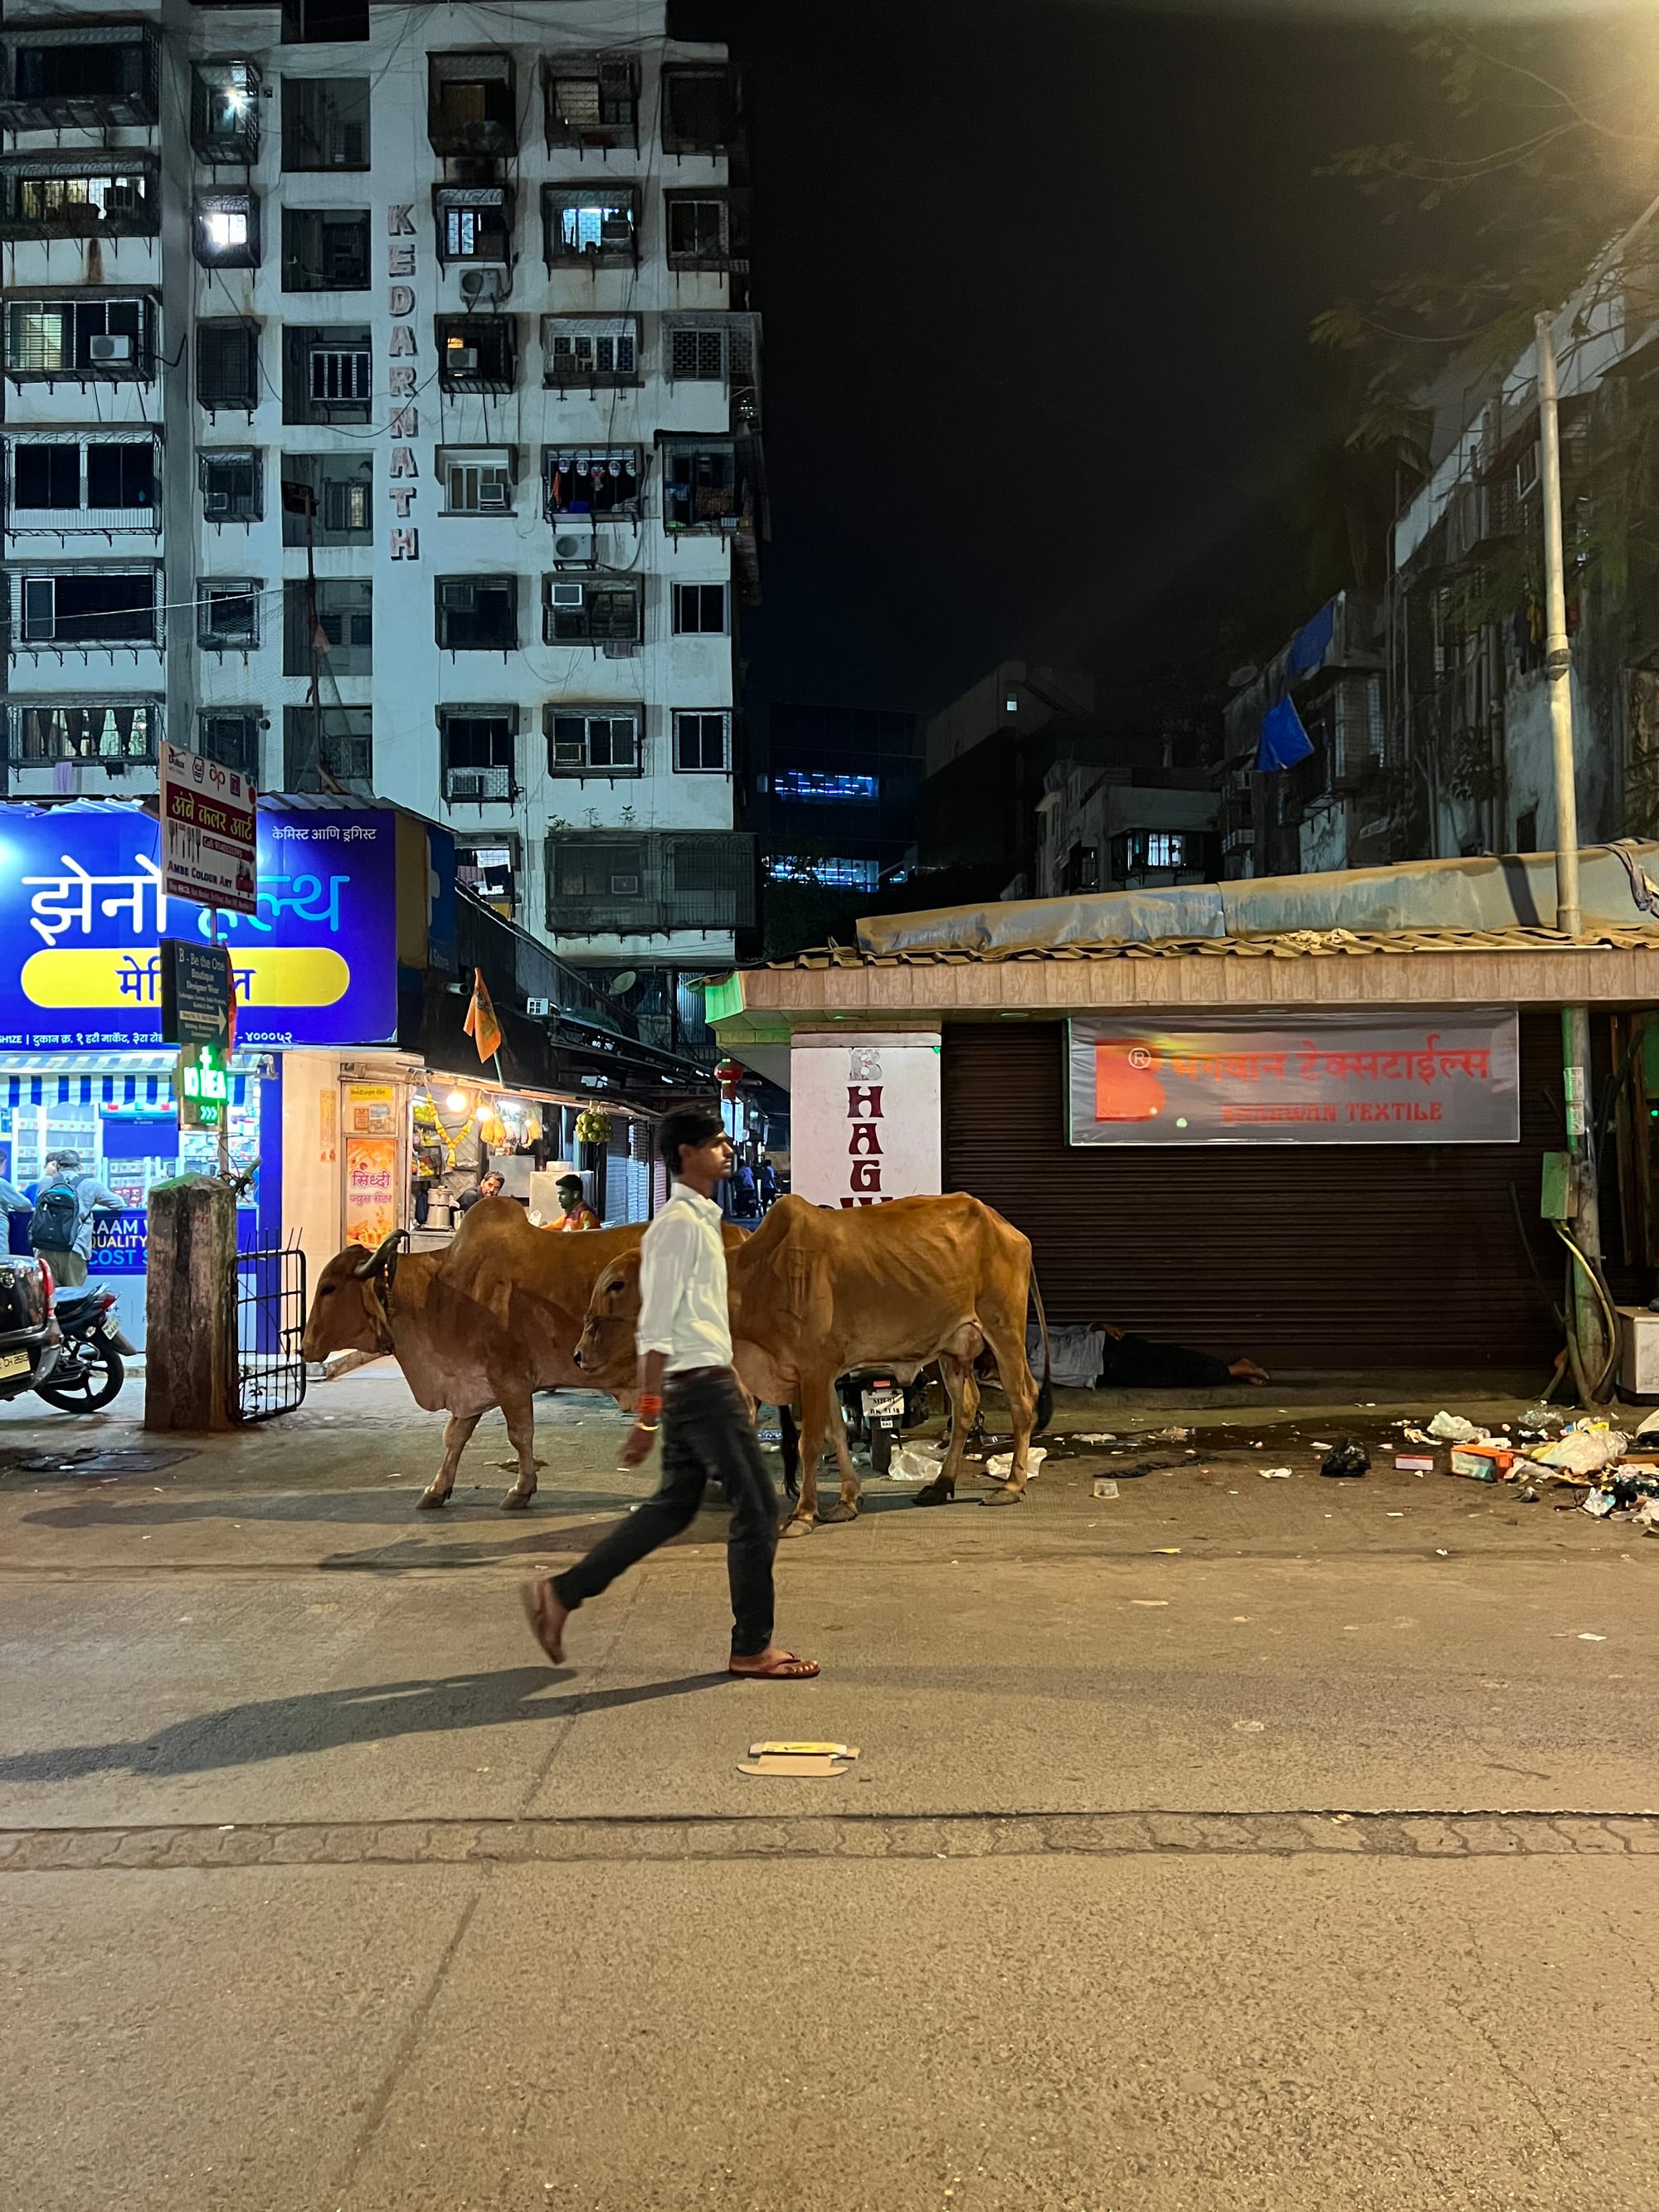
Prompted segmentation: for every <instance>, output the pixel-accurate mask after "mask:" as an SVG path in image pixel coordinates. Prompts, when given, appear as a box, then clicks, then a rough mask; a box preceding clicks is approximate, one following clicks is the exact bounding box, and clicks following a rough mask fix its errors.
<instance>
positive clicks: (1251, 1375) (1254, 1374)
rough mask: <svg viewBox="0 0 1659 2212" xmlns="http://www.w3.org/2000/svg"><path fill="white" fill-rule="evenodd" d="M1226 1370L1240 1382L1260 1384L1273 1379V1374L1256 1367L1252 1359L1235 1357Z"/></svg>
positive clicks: (1263, 1368)
mask: <svg viewBox="0 0 1659 2212" xmlns="http://www.w3.org/2000/svg"><path fill="white" fill-rule="evenodd" d="M1227 1372H1228V1374H1229V1375H1231V1376H1234V1377H1235V1378H1236V1379H1237V1381H1238V1382H1240V1383H1257V1384H1261V1383H1271V1382H1272V1381H1273V1376H1271V1375H1269V1374H1268V1372H1267V1369H1266V1368H1265V1367H1258V1366H1257V1365H1256V1364H1255V1360H1254V1359H1235V1360H1234V1362H1233V1364H1232V1365H1231V1367H1230V1368H1229V1369H1228V1370H1227Z"/></svg>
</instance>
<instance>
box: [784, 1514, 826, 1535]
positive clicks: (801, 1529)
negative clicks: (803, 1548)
mask: <svg viewBox="0 0 1659 2212" xmlns="http://www.w3.org/2000/svg"><path fill="white" fill-rule="evenodd" d="M824 1517H825V1518H826V1519H828V1517H829V1516H828V1515H826V1516H824ZM813 1525H814V1524H813V1523H812V1522H811V1521H810V1520H807V1519H805V1517H804V1516H800V1515H799V1514H798V1515H797V1516H795V1518H794V1519H793V1521H786V1522H784V1524H783V1529H782V1534H784V1535H786V1536H810V1535H811V1533H812V1528H813Z"/></svg>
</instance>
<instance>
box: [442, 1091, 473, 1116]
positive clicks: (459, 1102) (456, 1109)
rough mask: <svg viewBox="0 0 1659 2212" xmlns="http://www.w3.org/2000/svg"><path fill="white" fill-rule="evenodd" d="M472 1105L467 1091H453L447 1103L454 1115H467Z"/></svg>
mask: <svg viewBox="0 0 1659 2212" xmlns="http://www.w3.org/2000/svg"><path fill="white" fill-rule="evenodd" d="M445 1103H446V1104H447V1106H448V1108H449V1110H450V1112H451V1113H452V1114H465V1111H466V1109H467V1108H468V1107H469V1106H470V1105H471V1103H472V1102H471V1099H470V1098H469V1097H467V1095H466V1093H465V1091H451V1092H450V1094H449V1097H448V1098H447V1100H446V1102H445Z"/></svg>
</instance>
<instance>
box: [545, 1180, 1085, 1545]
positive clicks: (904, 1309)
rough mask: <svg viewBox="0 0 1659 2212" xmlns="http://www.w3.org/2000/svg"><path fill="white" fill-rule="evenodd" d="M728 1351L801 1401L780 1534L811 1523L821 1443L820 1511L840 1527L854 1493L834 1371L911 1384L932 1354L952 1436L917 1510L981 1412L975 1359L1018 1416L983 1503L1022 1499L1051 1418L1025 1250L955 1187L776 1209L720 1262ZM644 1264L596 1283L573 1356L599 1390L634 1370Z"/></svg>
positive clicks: (1014, 1233)
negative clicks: (1034, 1451)
mask: <svg viewBox="0 0 1659 2212" xmlns="http://www.w3.org/2000/svg"><path fill="white" fill-rule="evenodd" d="M726 1279H727V1286H728V1290H729V1293H730V1302H731V1316H732V1356H733V1358H734V1359H735V1361H736V1363H737V1370H738V1380H739V1381H740V1382H741V1383H742V1384H743V1386H744V1389H745V1390H747V1391H748V1393H749V1394H750V1396H751V1397H753V1398H757V1399H761V1400H763V1401H766V1402H767V1403H768V1404H769V1405H787V1403H789V1402H790V1401H791V1400H793V1399H799V1404H800V1409H801V1416H800V1418H801V1493H800V1498H799V1502H798V1504H796V1507H795V1510H794V1512H793V1515H792V1516H791V1517H790V1519H789V1521H788V1522H787V1526H786V1528H785V1534H788V1535H797V1536H804V1535H805V1534H807V1533H808V1532H809V1530H810V1529H811V1528H812V1526H813V1524H814V1522H816V1521H817V1519H818V1517H819V1516H818V1510H817V1469H818V1456H819V1455H820V1453H821V1452H822V1450H823V1444H824V1440H825V1438H826V1437H829V1439H830V1440H831V1441H832V1442H833V1443H834V1445H835V1451H836V1463H837V1465H838V1466H839V1468H840V1469H841V1498H840V1502H839V1503H838V1504H836V1505H834V1506H832V1507H831V1508H830V1510H829V1512H828V1513H826V1514H824V1515H823V1519H824V1520H826V1521H850V1520H852V1519H853V1517H854V1515H855V1514H856V1513H857V1511H858V1510H859V1498H860V1486H859V1479H858V1476H857V1475H856V1474H854V1469H853V1461H852V1455H851V1454H850V1453H849V1452H848V1449H847V1435H846V1431H845V1430H844V1428H843V1427H842V1421H841V1413H840V1408H839V1407H838V1405H837V1404H836V1390H835V1384H836V1376H838V1375H845V1374H848V1372H850V1371H851V1370H854V1369H856V1368H860V1367H868V1366H872V1365H879V1366H880V1367H882V1368H883V1369H884V1370H885V1371H887V1372H889V1373H891V1374H893V1375H895V1376H896V1377H898V1378H899V1379H901V1380H907V1381H908V1379H910V1377H912V1376H915V1374H916V1373H917V1372H919V1370H921V1369H922V1368H923V1367H925V1366H927V1364H928V1363H929V1362H930V1361H931V1360H934V1359H937V1360H938V1361H939V1367H940V1370H941V1372H942V1373H943V1375H944V1376H945V1389H947V1390H948V1391H949V1393H950V1396H951V1442H950V1448H949V1449H948V1450H947V1452H946V1454H945V1463H944V1465H943V1467H942V1468H940V1470H939V1476H938V1479H937V1480H935V1481H933V1482H931V1483H929V1484H928V1485H927V1487H926V1488H925V1489H924V1490H921V1491H920V1492H918V1493H917V1497H916V1503H917V1504H919V1505H941V1504H945V1503H946V1502H947V1501H948V1500H949V1499H950V1498H952V1497H953V1496H954V1495H955V1492H956V1484H957V1474H959V1473H960V1471H961V1467H962V1459H963V1452H964V1451H965V1450H966V1449H967V1443H968V1432H969V1429H970V1428H971V1427H972V1425H973V1418H974V1413H975V1409H976V1408H977V1407H978V1404H979V1386H978V1384H977V1383H976V1382H975V1378H974V1362H975V1359H976V1358H978V1357H979V1355H980V1353H981V1352H983V1351H986V1350H987V1349H988V1350H989V1351H990V1352H992V1353H993V1354H994V1357H995V1359H996V1363H997V1367H998V1370H999V1371H1000V1374H1001V1376H1002V1379H1003V1387H1004V1389H1005V1390H1006V1393H1007V1397H1008V1407H1009V1410H1010V1412H1011V1413H1012V1415H1013V1423H1014V1455H1013V1472H1012V1475H1011V1476H1010V1478H1009V1480H1008V1481H1007V1482H1006V1484H1005V1485H1004V1486H1002V1487H1001V1488H1000V1489H999V1490H997V1491H994V1492H993V1493H992V1494H991V1496H990V1497H989V1498H987V1499H986V1501H985V1502H986V1504H997V1505H1001V1504H1012V1502H1013V1501H1014V1500H1015V1499H1017V1498H1021V1497H1023V1496H1024V1490H1025V1482H1026V1452H1027V1449H1028V1448H1029V1446H1030V1440H1031V1437H1032V1433H1033V1424H1034V1421H1035V1422H1036V1425H1038V1426H1041V1425H1042V1423H1043V1422H1045V1421H1046V1420H1047V1419H1048V1411H1047V1405H1046V1401H1047V1399H1048V1373H1047V1353H1046V1347H1047V1345H1048V1323H1047V1321H1046V1320H1045V1318H1044V1316H1043V1312H1042V1298H1041V1297H1039V1296H1038V1294H1037V1290H1036V1282H1035V1280H1034V1279H1033V1277H1032V1273H1031V1247H1030V1243H1029V1242H1028V1240H1027V1239H1026V1238H1025V1237H1022V1236H1021V1235H1020V1233H1019V1231H1018V1230H1017V1229H1015V1228H1013V1227H1012V1225H1010V1224H1009V1223H1007V1222H1006V1221H1005V1220H1004V1219H1003V1218H1002V1216H1001V1215H1000V1213H994V1212H992V1210H991V1208H990V1207H989V1206H985V1205H982V1204H981V1202H980V1200H978V1199H976V1198H970V1197H969V1195H968V1194H967V1193H966V1192H963V1191H957V1192H952V1193H951V1194H948V1195H947V1196H945V1197H943V1198H901V1199H896V1200H893V1202H892V1203H891V1204H890V1205H888V1206H869V1207H864V1206H860V1207H858V1208H857V1209H855V1210H849V1211H848V1212H829V1211H828V1210H826V1209H823V1208H820V1207H818V1206H810V1205H808V1203H807V1202H806V1200H805V1199H803V1198H784V1199H780V1200H779V1201H778V1203H777V1204H776V1205H775V1206H774V1207H773V1208H772V1210H771V1212H769V1214H768V1215H767V1217H766V1219H765V1221H764V1222H763V1225H761V1227H760V1228H759V1229H757V1231H756V1232H755V1234H754V1235H753V1236H752V1237H750V1239H749V1240H748V1242H747V1243H745V1244H744V1245H743V1246H742V1247H741V1248H740V1249H738V1250H736V1251H728V1253H727V1255H726ZM1032 1300H1035V1301H1036V1313H1037V1320H1038V1322H1039V1324H1040V1325H1041V1326H1042V1337H1043V1345H1044V1347H1045V1358H1044V1376H1043V1388H1042V1393H1041V1400H1042V1401H1044V1402H1041V1403H1040V1401H1039V1392H1038V1389H1037V1386H1036V1383H1035V1382H1034V1381H1033V1379H1032V1376H1031V1370H1030V1363H1029V1361H1028V1360H1027V1358H1026V1356H1025V1314H1026V1307H1027V1304H1028V1303H1029V1302H1030V1301H1032ZM639 1310H640V1255H639V1254H638V1252H637V1251H632V1252H625V1253H623V1255H621V1257H620V1258H618V1259H615V1260H612V1261H610V1263H609V1264H608V1265H607V1266H606V1267H605V1272H604V1273H602V1274H601V1275H600V1276H599V1279H598V1280H597V1282H596V1283H595V1284H594V1285H593V1297H592V1304H591V1305H590V1306H589V1308H588V1315H587V1326H586V1328H584V1329H583V1331H582V1334H581V1337H580V1340H579V1342H578V1344H577V1346H576V1360H577V1364H578V1365H579V1366H580V1369H581V1371H582V1373H583V1375H584V1376H587V1377H588V1378H589V1379H590V1380H591V1381H592V1382H594V1383H598V1384H599V1387H600V1388H601V1389H607V1390H613V1391H614V1390H617V1389H622V1388H624V1387H625V1386H626V1383H627V1382H628V1381H629V1379H630V1378H631V1377H632V1376H633V1374H634V1372H635V1350H634V1328H635V1322H636V1320H637V1318H638V1316H639Z"/></svg>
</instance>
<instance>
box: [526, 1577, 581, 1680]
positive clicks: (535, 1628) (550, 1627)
mask: <svg viewBox="0 0 1659 2212" xmlns="http://www.w3.org/2000/svg"><path fill="white" fill-rule="evenodd" d="M519 1595H520V1598H521V1599H522V1600H523V1602H524V1617H525V1619H526V1620H527V1621H528V1622H529V1623H530V1632H531V1634H532V1636H533V1637H534V1638H535V1639H536V1641H537V1643H538V1644H540V1645H541V1647H542V1650H544V1652H546V1654H547V1656H548V1657H549V1658H550V1660H551V1661H552V1662H553V1664H554V1665H555V1666H556V1667H562V1666H563V1664H564V1625H565V1623H566V1621H567V1620H569V1618H570V1608H569V1607H568V1606H563V1605H561V1604H560V1603H559V1601H558V1599H557V1598H556V1596H555V1595H553V1577H552V1576H551V1575H544V1576H543V1577H542V1578H541V1580H540V1581H539V1582H534V1583H525V1584H524V1585H523V1587H522V1588H521V1589H520V1592H519Z"/></svg>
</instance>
